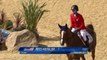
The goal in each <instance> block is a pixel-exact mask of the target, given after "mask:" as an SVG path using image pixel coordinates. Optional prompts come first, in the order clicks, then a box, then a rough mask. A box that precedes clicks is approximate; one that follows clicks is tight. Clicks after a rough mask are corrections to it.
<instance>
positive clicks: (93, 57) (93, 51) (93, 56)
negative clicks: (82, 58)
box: [91, 49, 95, 60]
mask: <svg viewBox="0 0 107 60" xmlns="http://www.w3.org/2000/svg"><path fill="white" fill-rule="evenodd" d="M91 56H92V59H93V60H95V49H93V50H92V55H91Z"/></svg>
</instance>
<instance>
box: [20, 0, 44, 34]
mask: <svg viewBox="0 0 107 60" xmlns="http://www.w3.org/2000/svg"><path fill="white" fill-rule="evenodd" d="M22 6H23V14H24V17H25V20H26V24H27V29H29V30H30V31H32V32H35V28H36V27H37V24H38V22H39V21H40V18H41V17H42V15H43V14H44V12H46V10H44V9H43V8H44V7H45V6H46V4H45V3H44V4H42V5H41V6H40V5H39V4H38V0H34V2H33V1H32V0H29V1H28V2H26V1H24V2H23V3H22Z"/></svg>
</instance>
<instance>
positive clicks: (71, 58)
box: [58, 24, 96, 60]
mask: <svg viewBox="0 0 107 60" xmlns="http://www.w3.org/2000/svg"><path fill="white" fill-rule="evenodd" d="M58 26H59V27H60V38H61V41H60V42H61V45H64V44H66V46H67V47H83V46H84V44H83V42H82V40H81V39H80V38H79V37H78V35H77V34H75V33H72V32H71V29H69V28H68V26H67V24H66V25H65V26H61V25H59V24H58ZM87 31H88V32H89V33H90V34H91V35H92V37H93V38H94V41H93V43H92V44H91V51H92V58H93V60H94V58H95V46H96V34H95V32H94V28H93V26H92V25H91V24H90V25H88V26H87ZM67 57H68V60H80V58H82V60H86V59H85V57H84V54H67Z"/></svg>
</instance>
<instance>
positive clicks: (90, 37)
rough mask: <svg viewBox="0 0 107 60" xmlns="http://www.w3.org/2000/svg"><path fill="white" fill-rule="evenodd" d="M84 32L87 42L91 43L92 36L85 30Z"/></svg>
mask: <svg viewBox="0 0 107 60" xmlns="http://www.w3.org/2000/svg"><path fill="white" fill-rule="evenodd" d="M86 33H87V37H88V39H89V40H88V42H89V44H91V43H92V42H93V38H92V36H91V35H90V34H89V33H88V32H87V31H86Z"/></svg>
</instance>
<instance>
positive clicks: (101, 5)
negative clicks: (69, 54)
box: [0, 0, 107, 60]
mask: <svg viewBox="0 0 107 60" xmlns="http://www.w3.org/2000/svg"><path fill="white" fill-rule="evenodd" d="M20 1H21V0H0V9H4V11H5V12H6V15H7V19H11V20H12V21H13V22H14V17H13V13H14V12H19V11H20V10H21V5H20V4H21V2H20ZM43 2H46V3H47V6H46V7H45V9H47V10H49V12H47V13H45V14H44V15H43V17H42V19H41V21H40V22H39V24H38V31H39V34H40V35H41V36H42V37H44V38H43V39H41V40H42V41H41V42H40V44H43V45H46V46H60V45H59V40H58V36H59V28H58V26H57V24H58V23H59V24H62V25H63V24H65V23H67V24H69V14H70V13H71V10H70V7H71V6H72V5H73V4H77V5H79V7H80V9H79V10H80V11H79V13H81V14H82V15H83V16H84V19H85V22H86V25H87V24H89V23H92V24H93V25H94V29H95V32H96V34H97V47H96V60H107V25H106V24H107V20H106V19H107V0H40V3H43ZM86 58H87V60H91V55H90V54H87V55H86ZM0 60H67V58H66V55H21V54H19V53H11V52H7V51H0Z"/></svg>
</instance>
